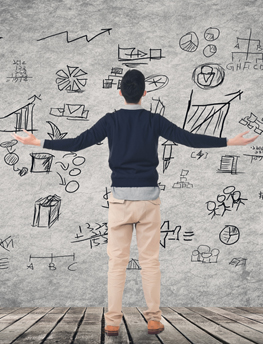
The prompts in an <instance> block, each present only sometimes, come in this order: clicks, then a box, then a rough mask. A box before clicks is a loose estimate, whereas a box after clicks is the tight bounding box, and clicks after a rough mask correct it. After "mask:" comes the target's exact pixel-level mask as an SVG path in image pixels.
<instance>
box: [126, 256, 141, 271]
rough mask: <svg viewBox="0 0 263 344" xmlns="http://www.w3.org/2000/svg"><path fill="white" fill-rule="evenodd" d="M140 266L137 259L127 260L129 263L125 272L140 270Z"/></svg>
mask: <svg viewBox="0 0 263 344" xmlns="http://www.w3.org/2000/svg"><path fill="white" fill-rule="evenodd" d="M141 269H142V268H141V266H140V264H139V260H138V259H134V258H131V259H130V260H129V263H128V266H127V268H126V270H141Z"/></svg>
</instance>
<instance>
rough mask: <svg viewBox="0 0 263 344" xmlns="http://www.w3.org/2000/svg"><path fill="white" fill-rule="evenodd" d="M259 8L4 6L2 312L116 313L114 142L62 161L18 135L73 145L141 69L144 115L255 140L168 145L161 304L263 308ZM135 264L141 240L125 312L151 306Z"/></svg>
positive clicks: (0, 58) (163, 150)
mask: <svg viewBox="0 0 263 344" xmlns="http://www.w3.org/2000/svg"><path fill="white" fill-rule="evenodd" d="M262 14H263V10H262V4H261V1H240V0H234V1H226V0H221V1H214V0H210V1H193V0H192V1H181V0H177V1H172V0H163V1H160V2H158V1H144V0H140V1H126V0H124V1H123V0H122V1H119V0H111V1H102V0H99V1H84V0H83V1H79V0H78V1H73V0H67V1H58V0H52V1H49V0H48V1H26V0H21V1H10V0H8V1H7V0H3V1H1V6H0V18H1V26H0V37H1V39H0V48H1V50H0V65H1V69H0V83H1V102H0V143H1V147H0V174H1V176H0V180H1V184H0V185H1V186H0V190H1V191H0V192H1V199H0V209H1V217H0V238H1V241H0V242H1V245H0V278H1V284H0V289H1V292H0V298H1V303H0V305H1V306H10V307H11V306H83V305H85V306H98V305H107V269H108V257H107V252H106V248H107V245H106V243H107V213H108V209H107V207H108V202H107V198H108V196H109V192H110V185H111V181H110V170H109V167H108V162H107V159H108V147H107V140H104V142H102V144H101V145H95V146H93V147H91V148H89V149H86V150H83V151H80V152H78V153H76V154H65V153H63V152H53V151H48V150H44V149H42V148H39V147H32V146H31V147H29V146H23V145H22V144H20V143H17V142H15V141H12V140H13V138H12V136H11V132H12V131H17V132H18V133H21V130H22V129H23V128H25V127H27V129H28V130H29V131H31V132H33V133H34V134H35V135H36V136H37V137H38V138H41V139H49V138H50V137H53V138H55V137H56V138H61V139H63V137H65V138H69V137H75V136H76V135H78V134H79V133H81V132H82V131H84V130H86V129H88V128H90V127H91V126H92V125H93V124H94V123H95V122H96V121H97V120H98V119H99V118H101V117H102V116H103V115H104V114H105V113H107V112H111V111H114V109H118V108H120V107H121V106H122V105H123V98H122V97H120V96H119V94H118V82H119V80H121V77H122V75H123V74H124V73H125V72H126V71H127V70H128V69H129V68H134V67H135V66H136V68H138V69H140V70H141V71H142V72H143V73H144V74H145V76H146V80H147V86H146V89H147V91H148V94H147V96H146V97H145V98H144V99H143V106H144V107H145V108H146V109H152V111H157V112H160V111H161V113H162V115H163V116H165V117H166V118H168V119H169V120H171V121H173V122H174V123H176V124H177V125H178V126H180V127H185V128H186V129H187V130H189V131H195V132H199V133H206V134H209V135H214V136H222V137H228V138H230V137H233V136H235V135H236V134H238V133H240V132H244V131H246V130H248V129H249V128H250V129H249V130H250V134H249V135H250V136H253V135H255V132H256V133H258V134H260V137H259V138H258V139H257V141H256V142H255V144H254V145H250V146H246V147H227V148H222V149H202V150H200V149H191V148H187V147H184V146H181V145H176V144H174V143H172V142H166V141H165V140H164V139H163V138H160V142H159V159H160V164H159V167H158V172H159V182H160V187H161V189H162V191H161V200H162V205H161V211H162V227H161V237H162V239H161V242H160V261H161V271H162V291H161V305H162V306H171V305H173V306H213V305H217V306H262V305H263V301H262V292H261V285H262V279H263V271H262V264H261V256H262V234H261V231H262V206H263V185H262V182H261V179H262V166H263V160H262V157H263V141H262V136H263V135H261V133H262V130H263V119H262V101H261V98H262V76H263V60H262V55H263V50H262V49H263V23H262ZM132 48H134V50H132ZM124 49H127V50H124ZM204 67H205V68H204ZM74 82H75V83H74ZM52 135H53V136H52ZM45 205H46V206H45ZM137 259H138V256H137V248H136V231H134V236H133V240H132V246H131V261H130V265H129V269H128V270H127V280H126V286H125V292H124V298H123V305H125V306H137V305H140V306H142V305H145V301H144V297H143V291H142V286H141V277H140V271H139V269H138V266H137Z"/></svg>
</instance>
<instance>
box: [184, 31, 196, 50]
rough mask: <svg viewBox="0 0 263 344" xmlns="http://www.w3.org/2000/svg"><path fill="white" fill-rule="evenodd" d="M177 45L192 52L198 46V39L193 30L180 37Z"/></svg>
mask: <svg viewBox="0 0 263 344" xmlns="http://www.w3.org/2000/svg"><path fill="white" fill-rule="evenodd" d="M179 46H180V48H181V49H182V50H184V51H186V52H189V53H193V52H195V51H196V50H197V48H198V46H199V39H198V37H197V34H196V33H195V32H194V31H190V32H187V33H186V34H185V35H183V36H182V37H181V38H180V41H179Z"/></svg>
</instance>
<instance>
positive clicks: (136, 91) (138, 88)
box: [121, 69, 146, 104]
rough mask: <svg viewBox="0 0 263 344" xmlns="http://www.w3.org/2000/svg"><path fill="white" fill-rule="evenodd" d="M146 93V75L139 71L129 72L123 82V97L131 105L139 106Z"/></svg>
mask: <svg viewBox="0 0 263 344" xmlns="http://www.w3.org/2000/svg"><path fill="white" fill-rule="evenodd" d="M145 94H146V92H145V78H144V75H143V74H142V73H141V72H140V71H139V70H137V69H132V70H128V71H127V72H126V73H125V74H124V76H123V78H122V81H121V95H122V96H123V97H124V99H125V100H126V103H129V104H138V103H139V101H140V99H141V97H142V96H144V95H145Z"/></svg>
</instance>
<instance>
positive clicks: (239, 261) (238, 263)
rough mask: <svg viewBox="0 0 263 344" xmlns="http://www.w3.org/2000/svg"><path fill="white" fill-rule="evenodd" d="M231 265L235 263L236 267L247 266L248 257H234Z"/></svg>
mask: <svg viewBox="0 0 263 344" xmlns="http://www.w3.org/2000/svg"><path fill="white" fill-rule="evenodd" d="M229 264H230V265H233V266H234V267H237V266H246V265H247V258H242V257H239V258H233V259H232V260H231V261H230V263H229Z"/></svg>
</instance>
